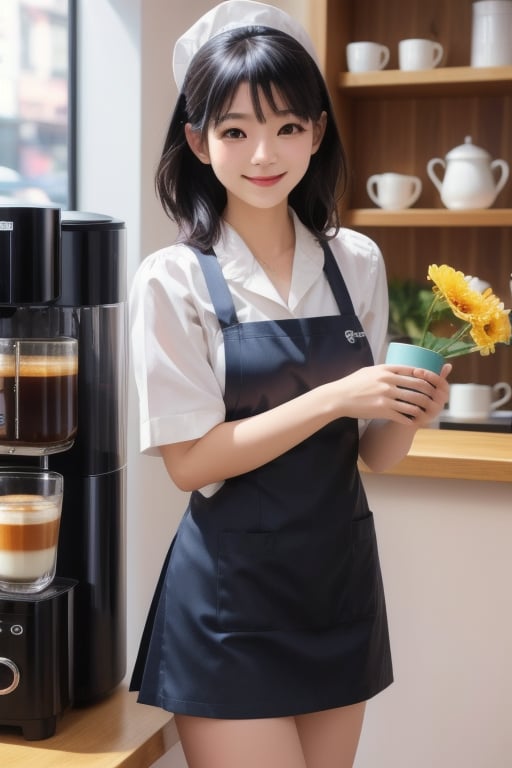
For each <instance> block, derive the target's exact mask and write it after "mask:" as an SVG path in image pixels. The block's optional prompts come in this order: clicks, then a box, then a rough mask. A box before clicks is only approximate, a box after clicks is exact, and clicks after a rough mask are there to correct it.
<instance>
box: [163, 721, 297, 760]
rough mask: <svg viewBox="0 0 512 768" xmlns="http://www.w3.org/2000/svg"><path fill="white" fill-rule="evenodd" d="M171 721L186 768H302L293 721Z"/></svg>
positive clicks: (295, 727)
mask: <svg viewBox="0 0 512 768" xmlns="http://www.w3.org/2000/svg"><path fill="white" fill-rule="evenodd" d="M175 720H176V726H177V728H178V734H179V737H180V739H181V745H182V747H183V752H184V753H185V757H186V759H187V765H188V768H242V766H243V768H306V762H305V761H304V755H303V752H302V746H301V742H300V739H299V736H298V733H297V726H296V723H295V719H294V718H293V717H277V718H265V719H261V720H260V719H257V720H217V719H214V718H209V717H190V716H188V715H175Z"/></svg>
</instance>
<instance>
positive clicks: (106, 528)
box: [0, 205, 128, 739]
mask: <svg viewBox="0 0 512 768" xmlns="http://www.w3.org/2000/svg"><path fill="white" fill-rule="evenodd" d="M125 235H126V232H125V227H124V224H123V223H122V222H121V221H118V220H115V219H112V218H110V217H108V216H104V215H99V214H90V213H81V212H76V211H65V212H63V211H61V210H60V209H59V208H57V207H50V206H48V207H43V206H25V205H20V206H10V205H0V338H5V339H11V338H17V339H30V338H60V337H71V338H74V339H77V341H78V386H77V428H76V434H75V435H74V440H73V441H70V443H69V444H67V445H63V446H57V447H55V446H53V447H45V446H41V445H34V446H30V445H21V446H18V445H17V444H16V443H15V442H13V441H7V443H6V444H2V439H1V432H0V465H3V466H18V465H20V466H25V467H27V466H28V467H33V466H34V465H35V466H38V467H45V468H47V469H50V470H53V471H55V472H57V473H60V474H61V475H62V476H63V478H64V491H63V503H62V517H61V522H60V532H59V541H58V550H57V571H56V577H55V579H54V580H53V582H52V583H51V585H50V586H48V587H47V588H45V589H44V590H43V591H41V592H39V593H38V594H37V595H19V594H11V593H9V592H5V591H3V592H0V727H1V726H14V727H21V729H22V732H23V735H24V736H25V738H27V739H40V738H46V737H47V736H51V735H52V734H53V733H54V731H55V727H56V721H57V719H58V717H59V715H60V714H61V713H62V712H63V711H64V710H65V709H66V708H68V707H69V706H70V705H75V706H83V705H89V704H92V703H93V702H95V701H96V700H98V699H100V698H102V697H103V696H105V695H106V694H108V693H109V692H110V691H112V690H113V689H114V688H115V687H116V686H117V685H118V684H119V682H120V681H121V680H122V678H123V677H124V674H125V671H126V580H125V515H126V455H127V451H126V412H127V381H128V370H127V366H128V337H127V301H126V298H127V297H126V239H125ZM0 410H1V408H0ZM0 417H1V413H0Z"/></svg>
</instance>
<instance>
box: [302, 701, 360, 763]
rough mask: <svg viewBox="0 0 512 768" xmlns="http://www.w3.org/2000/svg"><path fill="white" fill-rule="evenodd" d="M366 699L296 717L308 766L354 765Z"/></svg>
mask: <svg viewBox="0 0 512 768" xmlns="http://www.w3.org/2000/svg"><path fill="white" fill-rule="evenodd" d="M364 710H365V702H362V703H361V704H353V705H352V706H349V707H338V708H337V709H326V710H325V711H323V712H312V713H311V714H308V715H299V716H298V717H296V718H295V722H296V723H297V731H298V734H299V738H300V741H301V744H302V750H303V752H304V756H305V758H306V766H307V767H308V768H352V765H353V763H354V758H355V754H356V750H357V745H358V743H359V736H360V734H361V728H362V726H363V718H364Z"/></svg>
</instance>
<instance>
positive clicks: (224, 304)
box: [192, 248, 238, 329]
mask: <svg viewBox="0 0 512 768" xmlns="http://www.w3.org/2000/svg"><path fill="white" fill-rule="evenodd" d="M192 250H193V251H194V253H195V254H196V256H197V260H198V261H199V266H200V267H201V269H202V271H203V275H204V279H205V280H206V285H207V288H208V292H209V294H210V298H211V300H212V304H213V308H214V309H215V313H216V315H217V318H218V320H219V324H220V326H221V328H223V329H224V328H228V327H230V326H232V325H238V317H237V314H236V310H235V305H234V304H233V298H232V296H231V293H230V292H229V288H228V286H227V283H226V281H225V279H224V275H223V274H222V269H221V268H220V264H219V262H218V259H217V256H216V255H215V251H214V250H213V248H212V250H211V251H208V252H207V253H204V252H203V251H200V250H199V249H198V248H192Z"/></svg>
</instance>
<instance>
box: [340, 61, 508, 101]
mask: <svg viewBox="0 0 512 768" xmlns="http://www.w3.org/2000/svg"><path fill="white" fill-rule="evenodd" d="M338 86H339V87H340V88H341V89H342V90H343V92H344V95H345V96H354V97H367V96H375V95H379V96H380V97H382V98H384V97H386V96H411V95H413V96H414V97H415V98H420V97H422V96H432V95H436V96H442V95H445V96H449V95H451V94H456V95H457V96H460V95H472V96H490V95H496V94H506V93H509V94H510V93H512V66H510V67H444V68H439V69H425V70H418V71H414V72H406V71H402V70H399V69H384V70H381V71H379V72H341V73H340V75H339V78H338Z"/></svg>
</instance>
